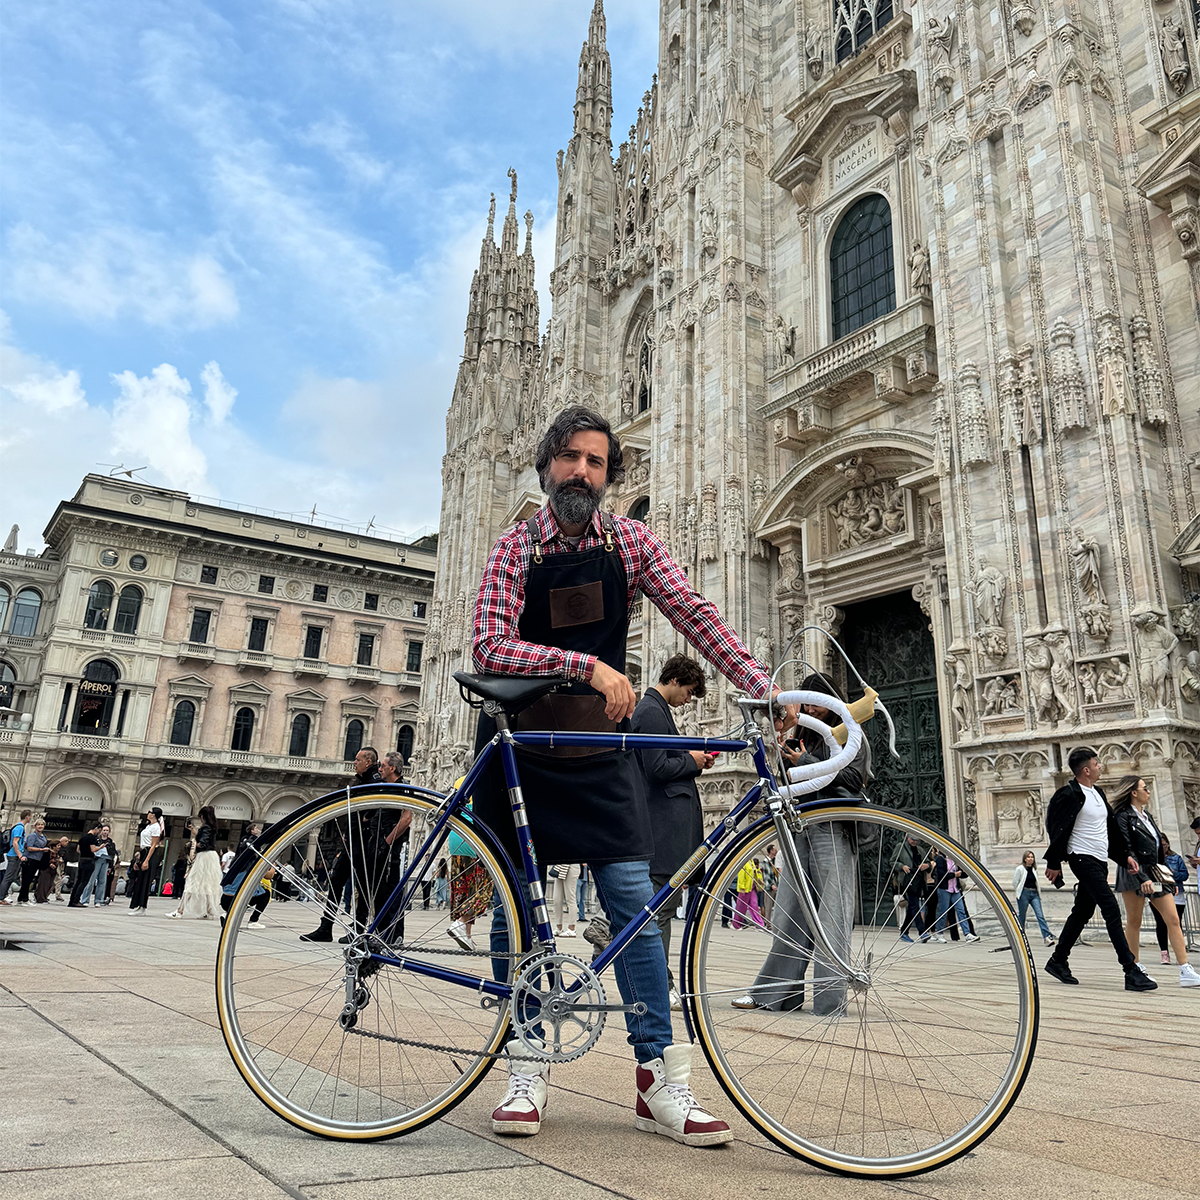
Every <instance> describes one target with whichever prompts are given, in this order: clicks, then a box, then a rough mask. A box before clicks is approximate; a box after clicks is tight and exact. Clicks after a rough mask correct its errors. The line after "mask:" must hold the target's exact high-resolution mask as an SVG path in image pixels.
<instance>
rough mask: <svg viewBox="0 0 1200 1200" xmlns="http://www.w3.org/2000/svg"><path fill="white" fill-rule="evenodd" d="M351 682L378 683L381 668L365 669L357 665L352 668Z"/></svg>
mask: <svg viewBox="0 0 1200 1200" xmlns="http://www.w3.org/2000/svg"><path fill="white" fill-rule="evenodd" d="M350 681H351V683H354V682H358V683H378V682H379V668H378V667H364V666H360V665H358V664H357V663H355V664H354V666H352V667H351V668H350Z"/></svg>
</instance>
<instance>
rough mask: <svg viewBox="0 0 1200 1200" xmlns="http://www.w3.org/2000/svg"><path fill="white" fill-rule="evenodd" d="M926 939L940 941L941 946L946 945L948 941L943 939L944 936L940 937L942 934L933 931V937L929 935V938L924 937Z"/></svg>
mask: <svg viewBox="0 0 1200 1200" xmlns="http://www.w3.org/2000/svg"><path fill="white" fill-rule="evenodd" d="M926 941H930V942H941V943H942V945H943V946H945V945H948V943H947V941H946V939H945V938H944V937H942V935H941V934H940V933H935V934H934V935H933V937H931V938H926Z"/></svg>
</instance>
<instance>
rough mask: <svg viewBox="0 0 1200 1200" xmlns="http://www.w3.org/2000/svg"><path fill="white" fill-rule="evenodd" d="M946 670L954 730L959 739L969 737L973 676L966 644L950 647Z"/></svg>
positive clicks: (972, 724)
mask: <svg viewBox="0 0 1200 1200" xmlns="http://www.w3.org/2000/svg"><path fill="white" fill-rule="evenodd" d="M946 670H947V671H949V672H950V679H951V693H950V715H951V716H952V717H953V718H954V726H955V732H956V733H957V735H958V737H959V738H960V739H961V738H964V737H971V736H972V735H973V734H974V733H975V676H974V674H973V673H972V670H971V658H970V653H969V651H968V650H967V648H966V646H963V645H961V644H959V645H957V646H952V647H951V648H950V650H949V651H948V652H947V654H946Z"/></svg>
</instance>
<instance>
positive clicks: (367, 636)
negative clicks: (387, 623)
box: [358, 633, 375, 667]
mask: <svg viewBox="0 0 1200 1200" xmlns="http://www.w3.org/2000/svg"><path fill="white" fill-rule="evenodd" d="M374 661H375V635H374V634H373V633H360V634H359V635H358V665H359V666H360V667H369V666H370V665H371V664H372V663H373V662H374Z"/></svg>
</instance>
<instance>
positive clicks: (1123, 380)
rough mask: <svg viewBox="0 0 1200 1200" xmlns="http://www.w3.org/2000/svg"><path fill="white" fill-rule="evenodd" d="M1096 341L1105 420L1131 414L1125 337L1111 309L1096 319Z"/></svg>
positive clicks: (1101, 408)
mask: <svg viewBox="0 0 1200 1200" xmlns="http://www.w3.org/2000/svg"><path fill="white" fill-rule="evenodd" d="M1096 341H1097V348H1098V352H1099V356H1100V411H1101V413H1103V414H1104V416H1106V417H1119V416H1121V415H1122V414H1123V413H1132V412H1133V395H1132V389H1131V388H1130V386H1129V364H1128V361H1127V359H1126V357H1125V338H1124V336H1123V335H1122V333H1121V318H1120V317H1119V316H1118V315H1117V314H1116V313H1115V312H1113V310H1112V309H1111V308H1106V309H1105V310H1104V311H1103V312H1102V313H1101V314H1100V316H1099V317H1098V318H1097V320H1096Z"/></svg>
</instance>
